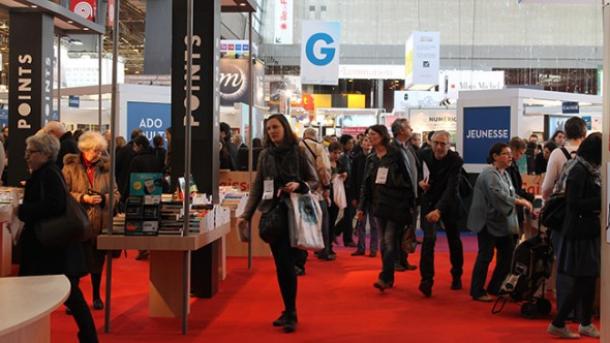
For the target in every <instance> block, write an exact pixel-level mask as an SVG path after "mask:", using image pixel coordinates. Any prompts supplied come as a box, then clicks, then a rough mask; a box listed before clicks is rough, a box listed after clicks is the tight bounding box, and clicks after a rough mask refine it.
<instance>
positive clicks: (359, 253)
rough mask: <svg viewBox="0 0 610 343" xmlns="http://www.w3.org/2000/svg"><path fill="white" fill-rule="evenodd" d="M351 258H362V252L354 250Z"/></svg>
mask: <svg viewBox="0 0 610 343" xmlns="http://www.w3.org/2000/svg"><path fill="white" fill-rule="evenodd" d="M352 256H364V251H360V250H356V251H354V252H353V253H352Z"/></svg>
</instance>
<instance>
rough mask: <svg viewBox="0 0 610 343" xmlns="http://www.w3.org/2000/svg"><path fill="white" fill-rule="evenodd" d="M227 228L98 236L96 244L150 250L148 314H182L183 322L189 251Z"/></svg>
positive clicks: (210, 241) (218, 236) (186, 306)
mask: <svg viewBox="0 0 610 343" xmlns="http://www.w3.org/2000/svg"><path fill="white" fill-rule="evenodd" d="M229 231H230V225H228V224H226V225H223V226H220V227H218V228H216V229H214V230H212V231H209V232H204V233H200V234H195V233H191V234H189V235H188V236H185V237H182V236H163V235H161V236H152V237H146V236H124V235H122V234H121V235H119V234H114V235H100V236H98V238H97V247H98V248H99V249H102V250H120V249H139V250H150V274H149V280H150V283H149V294H148V300H149V301H148V311H149V315H150V316H151V317H182V320H183V322H185V321H186V314H187V313H188V312H189V302H188V295H189V293H190V282H191V275H190V268H189V267H188V266H189V265H190V252H192V251H195V250H198V249H200V248H202V247H204V246H207V245H210V244H213V243H216V242H220V239H221V238H222V237H223V236H225V235H226V234H228V233H229ZM185 292H186V294H185ZM107 308H110V306H108V307H107Z"/></svg>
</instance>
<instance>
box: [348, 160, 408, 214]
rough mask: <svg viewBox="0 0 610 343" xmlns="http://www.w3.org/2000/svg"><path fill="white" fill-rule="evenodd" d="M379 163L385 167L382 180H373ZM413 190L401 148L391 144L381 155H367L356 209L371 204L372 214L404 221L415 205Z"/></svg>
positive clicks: (380, 166)
mask: <svg viewBox="0 0 610 343" xmlns="http://www.w3.org/2000/svg"><path fill="white" fill-rule="evenodd" d="M382 167H384V168H387V169H388V176H387V180H386V182H385V184H381V183H377V182H376V181H377V174H378V171H379V169H380V168H382ZM413 194H414V193H413V186H412V184H411V180H410V179H409V172H408V171H407V167H406V166H405V164H404V162H403V160H402V155H401V153H400V151H398V150H396V149H393V148H390V149H389V150H388V153H387V154H386V155H385V156H383V157H382V158H381V159H379V157H377V154H375V153H372V154H370V155H369V156H368V158H367V160H366V166H365V174H364V180H363V182H362V188H361V192H360V202H359V204H358V209H359V210H362V211H364V210H366V209H369V208H370V209H371V211H372V214H373V216H375V217H379V218H384V219H388V220H391V221H393V222H396V223H398V224H407V223H409V222H411V220H412V211H411V210H412V209H413V207H414V206H415V199H414V196H413Z"/></svg>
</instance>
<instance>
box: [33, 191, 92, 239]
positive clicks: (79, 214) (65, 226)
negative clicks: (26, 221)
mask: <svg viewBox="0 0 610 343" xmlns="http://www.w3.org/2000/svg"><path fill="white" fill-rule="evenodd" d="M62 183H63V180H62ZM64 188H65V184H64ZM34 231H35V233H36V238H38V240H39V241H40V243H42V245H44V246H45V247H48V248H65V247H67V246H68V245H70V244H71V243H74V242H82V241H86V240H89V239H91V238H92V237H93V229H92V227H91V223H90V222H89V217H88V216H87V212H86V211H85V209H84V208H83V206H81V205H80V204H79V203H78V202H77V201H76V199H74V197H73V196H72V195H71V194H70V192H69V191H68V190H66V210H65V212H64V213H62V214H61V215H59V216H56V217H52V218H46V219H42V220H40V221H38V222H37V223H36V224H35V225H34Z"/></svg>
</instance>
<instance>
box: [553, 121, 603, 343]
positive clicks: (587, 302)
mask: <svg viewBox="0 0 610 343" xmlns="http://www.w3.org/2000/svg"><path fill="white" fill-rule="evenodd" d="M601 149H602V135H601V134H600V133H593V134H591V135H589V137H587V138H586V139H585V140H584V141H583V142H582V143H581V144H580V147H579V148H578V152H577V156H576V159H575V161H574V162H573V163H574V166H573V167H572V168H571V169H570V171H569V172H568V177H567V181H566V216H565V220H564V224H563V228H562V230H561V232H560V236H559V244H558V246H556V247H554V248H555V249H556V250H557V253H556V255H557V290H558V292H557V315H556V316H555V319H553V321H552V322H551V324H549V327H548V329H547V331H548V332H549V333H550V334H551V335H553V336H559V337H562V338H578V337H580V335H582V336H589V337H594V338H598V337H599V331H598V330H597V328H596V327H595V326H594V325H593V324H592V323H591V317H592V315H593V302H594V298H595V285H596V281H597V278H598V277H599V273H600V268H601V261H600V256H601V255H600V246H601V243H600V218H599V217H600V211H601V202H602V200H601V178H600V171H599V168H600V165H601V158H602V150H601ZM577 305H580V306H581V312H580V318H579V320H580V325H579V327H578V333H575V332H572V331H570V329H568V327H567V326H566V324H565V321H566V319H567V317H568V315H569V314H570V312H572V311H573V310H574V309H575V307H576V306H577ZM579 334H580V335H579Z"/></svg>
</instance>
